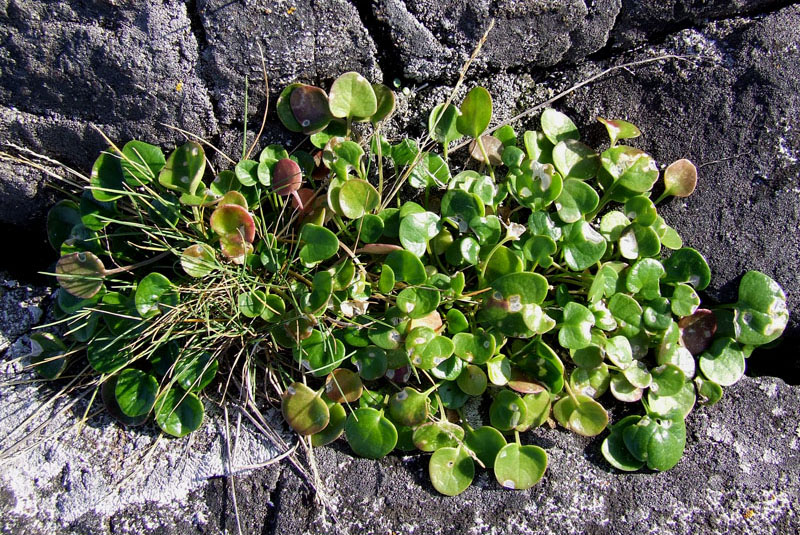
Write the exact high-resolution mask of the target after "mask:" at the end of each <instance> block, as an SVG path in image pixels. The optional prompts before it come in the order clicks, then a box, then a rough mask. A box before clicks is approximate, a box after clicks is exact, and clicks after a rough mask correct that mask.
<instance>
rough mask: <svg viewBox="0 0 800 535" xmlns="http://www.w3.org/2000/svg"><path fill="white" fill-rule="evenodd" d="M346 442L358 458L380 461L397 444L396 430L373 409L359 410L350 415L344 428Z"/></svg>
mask: <svg viewBox="0 0 800 535" xmlns="http://www.w3.org/2000/svg"><path fill="white" fill-rule="evenodd" d="M344 433H345V436H346V437H347V442H348V444H350V447H351V448H352V449H353V452H354V453H355V454H356V455H358V456H359V457H366V458H368V459H380V458H381V457H384V456H386V455H387V454H388V453H389V452H390V451H392V450H393V449H394V447H395V445H396V444H397V429H396V428H395V426H394V424H392V422H390V421H389V420H388V419H386V418H385V417H384V416H383V414H381V413H380V412H379V411H377V410H375V409H370V408H360V409H356V410H354V411H353V412H351V413H350V415H349V416H348V417H347V423H345V426H344Z"/></svg>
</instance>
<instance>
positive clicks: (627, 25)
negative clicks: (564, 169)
mask: <svg viewBox="0 0 800 535" xmlns="http://www.w3.org/2000/svg"><path fill="white" fill-rule="evenodd" d="M490 17H494V18H495V19H496V25H495V29H494V30H493V33H492V34H490V36H489V39H488V40H487V43H486V45H485V47H484V51H483V54H482V55H481V56H480V57H479V58H478V59H477V60H476V63H475V65H474V66H473V70H472V71H470V75H469V78H468V80H467V81H466V83H465V85H466V87H467V88H468V87H471V86H472V85H474V84H476V83H481V84H483V85H485V86H486V87H487V88H488V89H489V91H490V92H491V94H492V96H493V98H494V102H495V116H496V120H504V119H508V118H510V117H511V116H513V115H514V114H516V113H519V112H521V111H524V110H525V109H527V108H529V107H530V106H532V105H534V104H537V103H538V102H541V101H543V100H546V99H547V98H550V97H552V96H553V95H554V94H555V93H557V92H558V91H561V90H563V89H566V88H567V87H569V86H571V85H572V84H575V83H577V82H580V81H581V80H584V79H587V78H588V77H590V76H592V75H594V74H596V73H598V72H600V71H601V70H603V69H605V68H608V67H610V66H613V65H618V64H621V63H624V62H627V61H636V60H643V59H647V58H651V57H654V56H657V55H661V54H675V55H685V56H692V58H693V59H692V60H691V61H678V60H671V61H663V62H658V63H653V64H649V65H645V66H640V67H635V68H632V69H630V70H627V71H626V70H619V71H615V72H614V73H612V74H610V75H608V76H605V77H603V78H600V79H599V80H597V81H594V82H592V83H591V84H588V85H587V86H585V87H583V88H581V89H579V90H578V91H576V92H574V93H572V94H571V95H569V96H568V97H566V98H564V99H561V100H559V101H558V102H556V103H555V107H557V108H558V109H560V110H562V111H564V112H565V113H567V114H568V115H570V116H571V117H572V118H573V119H574V120H575V121H576V123H577V124H578V126H579V128H580V130H581V132H582V134H583V136H584V138H585V139H586V140H588V141H587V142H588V143H589V144H590V145H592V146H600V145H601V144H602V143H604V142H605V141H604V137H605V132H604V130H603V128H602V126H601V125H600V124H599V123H596V122H595V117H596V116H598V115H601V116H606V117H617V118H623V119H627V120H629V121H631V122H633V123H635V124H636V125H638V126H639V127H640V128H641V130H642V132H643V136H642V137H641V138H639V139H637V140H633V141H632V142H631V144H633V145H636V146H639V147H641V148H642V149H644V150H646V151H648V152H650V153H651V154H652V155H653V156H654V157H655V159H656V161H657V162H658V163H659V164H660V165H666V164H668V163H670V162H671V161H673V160H675V159H678V158H684V157H686V158H690V159H691V160H693V161H694V162H695V163H696V164H697V165H698V168H699V173H700V183H699V185H698V188H697V191H696V192H695V194H694V195H693V196H691V197H689V198H687V199H673V200H670V201H667V202H666V203H665V204H664V205H663V207H661V208H660V212H662V214H663V215H664V217H665V219H666V220H667V222H668V223H669V224H670V225H672V226H674V227H676V229H677V230H678V232H679V233H680V234H681V236H682V237H683V238H684V241H685V243H686V244H687V245H689V246H692V247H694V248H696V249H698V250H700V251H701V252H702V253H703V254H704V255H705V256H706V257H707V258H708V260H709V264H710V265H711V267H712V271H713V276H712V286H711V287H709V289H708V290H707V291H706V292H705V293H706V296H704V300H705V298H708V299H709V300H711V301H714V300H717V301H723V302H724V301H730V300H733V299H735V291H736V287H737V284H738V278H739V277H740V276H741V275H742V274H743V273H744V271H746V270H747V269H759V270H761V271H763V272H765V273H767V274H768V275H770V276H772V277H773V278H775V279H776V280H778V281H779V282H780V283H781V284H782V286H783V288H784V289H785V290H786V292H787V296H788V304H789V308H790V312H791V314H792V316H791V318H792V319H791V321H790V325H789V328H788V329H787V334H786V336H785V340H784V342H783V344H782V346H780V347H779V348H777V349H774V350H771V351H762V352H759V353H757V354H755V355H754V356H753V357H752V358H751V359H750V360H749V361H748V368H749V375H750V376H749V377H746V378H744V379H743V380H742V381H741V382H740V383H738V384H737V385H735V386H734V387H731V388H728V389H726V391H725V395H724V397H723V399H722V400H721V402H720V403H719V404H718V405H717V406H715V407H711V408H707V409H700V410H696V411H695V412H693V413H692V415H691V416H690V418H689V420H688V422H687V425H688V433H689V439H688V445H687V450H686V454H685V456H684V458H683V460H682V461H681V462H680V463H679V465H678V466H677V467H676V468H675V469H673V470H671V471H669V472H667V473H664V474H652V473H639V474H619V473H617V472H616V471H611V470H610V469H609V467H608V466H607V465H606V464H605V462H604V461H603V460H602V457H601V455H600V453H599V445H600V440H596V439H595V440H592V439H583V438H581V437H577V436H575V435H572V434H569V433H566V432H563V431H562V430H547V429H541V430H537V431H536V432H534V433H530V434H528V435H527V436H526V437H524V440H525V441H527V442H530V443H534V444H538V445H540V446H542V447H543V448H545V449H546V450H547V451H548V455H549V456H550V466H549V468H548V471H547V473H546V475H545V477H544V479H543V481H542V482H541V483H540V484H539V485H537V486H535V487H534V488H533V489H531V490H529V491H525V492H509V491H504V490H501V489H500V488H499V487H498V485H497V484H496V483H495V482H493V480H492V479H491V478H490V477H489V476H488V475H487V474H486V473H483V472H480V471H479V475H478V476H477V478H476V482H475V484H474V485H473V486H472V487H470V488H469V489H468V490H467V491H466V492H465V493H464V494H462V495H461V496H459V497H457V498H444V497H442V496H440V495H438V494H437V493H436V492H435V491H434V490H433V488H432V487H431V485H430V483H429V481H428V478H427V474H426V470H427V457H426V456H410V457H401V456H390V457H388V458H386V459H383V460H381V461H368V460H363V459H356V458H353V457H351V455H350V453H349V449H348V448H347V446H346V445H344V444H335V445H333V446H331V447H326V448H321V449H319V450H318V451H317V452H316V457H317V462H318V465H319V470H320V474H321V477H322V480H323V483H324V487H325V488H326V491H325V493H326V495H327V497H328V499H329V501H330V503H331V504H332V505H333V506H334V507H333V511H334V512H335V516H336V518H335V519H334V518H332V517H331V515H327V516H322V515H321V514H320V511H321V510H320V508H319V507H318V506H317V505H315V503H314V500H313V494H312V493H311V492H310V491H309V490H308V487H307V486H306V485H305V484H304V482H303V480H302V478H300V477H299V476H298V475H297V473H296V472H295V471H293V469H292V468H291V467H290V466H289V465H287V464H286V463H282V464H279V465H275V466H271V467H268V468H261V469H258V470H244V471H240V472H237V476H236V477H235V478H233V479H232V478H230V477H226V476H227V475H229V474H230V468H231V465H230V464H228V461H229V460H230V459H227V458H226V455H225V451H224V447H223V441H222V438H221V437H222V436H223V435H224V434H225V427H224V424H223V423H222V422H223V420H222V416H221V415H220V413H219V412H216V413H215V412H214V411H213V410H210V409H211V407H210V405H211V403H210V402H207V403H206V407H207V409H209V410H210V412H211V414H210V416H209V418H208V419H207V420H206V423H205V424H204V427H203V428H202V430H201V431H200V432H198V433H196V434H195V437H196V438H194V439H191V440H165V439H161V440H160V441H158V440H157V439H156V436H157V435H156V434H155V433H154V431H153V429H152V428H150V429H147V428H142V429H138V430H125V429H123V428H121V427H119V426H117V425H116V424H113V423H111V422H110V421H108V420H106V419H104V418H103V416H102V415H93V416H92V417H91V418H90V419H89V421H88V425H87V426H86V428H85V429H84V431H83V432H82V433H81V434H80V435H76V434H75V432H74V430H69V431H66V430H67V429H69V424H70V423H72V422H74V421H75V420H76V419H77V418H80V417H81V416H82V414H83V412H84V411H85V405H82V403H84V400H77V401H76V400H74V399H69V398H67V399H64V400H59V401H58V402H57V403H55V404H53V405H48V404H47V402H48V399H49V398H50V397H51V396H52V393H53V390H51V389H50V387H48V386H46V385H40V384H31V383H26V382H24V380H21V379H20V378H22V379H24V378H26V377H27V376H26V375H25V372H24V371H21V369H20V368H21V366H22V365H23V363H24V360H19V358H21V357H22V355H24V353H25V352H26V351H27V343H28V342H27V335H28V334H29V332H30V329H31V328H33V327H35V326H36V325H39V324H41V323H42V322H43V321H44V319H43V315H44V313H45V312H44V311H45V310H46V306H45V305H46V302H47V299H48V295H49V290H48V289H46V288H43V287H41V286H36V285H31V284H27V282H29V281H31V280H33V275H32V272H34V271H38V270H46V269H47V264H48V263H49V262H52V261H53V254H52V252H49V251H47V247H46V243H45V240H44V233H43V227H44V219H43V218H44V214H45V212H46V208H47V207H48V206H49V205H50V204H51V203H52V202H53V199H54V198H56V196H55V194H54V192H53V190H52V189H49V188H48V187H46V184H47V183H48V182H49V181H50V180H51V179H49V178H46V177H45V175H44V174H43V173H41V172H38V171H32V170H30V169H29V168H27V167H23V166H20V165H18V164H16V163H13V162H8V161H1V160H0V198H1V199H2V202H1V203H0V222H2V224H3V225H4V226H5V227H6V228H8V229H10V231H7V232H6V239H8V240H11V243H13V244H14V246H13V249H14V250H15V251H19V250H21V251H23V252H25V254H23V255H19V254H16V255H6V257H4V258H3V259H2V260H0V269H8V270H12V271H13V274H14V276H13V277H12V276H8V277H5V276H4V277H2V279H3V280H4V281H6V282H4V283H3V284H2V285H0V286H1V287H0V352H2V357H0V359H2V360H0V366H1V367H2V378H1V379H0V382H1V383H2V386H0V430H1V431H0V444H2V449H0V455H2V454H3V452H8V451H9V450H8V449H7V448H8V444H9V441H8V440H7V439H8V438H9V437H10V438H13V437H18V436H19V435H18V434H15V433H24V432H25V430H26V429H30V428H31V426H35V423H36V422H37V421H38V420H37V419H36V418H33V419H32V420H31V421H30V422H27V423H24V421H25V418H26V417H27V416H29V415H31V414H33V413H36V412H37V410H39V409H40V408H41V410H40V411H39V413H38V414H39V415H50V414H54V413H58V411H60V410H62V409H63V412H62V413H60V414H59V415H58V416H57V417H58V418H60V419H57V421H56V426H55V428H50V433H53V432H57V431H58V430H60V429H63V430H65V432H64V433H63V434H58V435H52V434H51V435H49V436H51V437H52V439H50V440H49V441H45V442H44V443H41V444H37V445H35V446H34V447H33V448H32V449H30V450H27V451H22V452H18V453H17V454H15V455H13V456H10V457H9V458H8V459H5V460H4V461H3V464H0V512H2V514H0V532H3V533H19V532H26V533H31V534H36V533H54V532H59V533H91V534H95V533H96V534H107V533H166V534H173V533H174V534H184V533H223V532H228V533H236V532H237V521H236V518H235V515H234V512H233V511H234V504H233V496H234V489H235V497H236V503H237V506H238V510H239V522H240V523H241V529H242V532H243V533H331V532H340V533H354V534H355V533H386V532H390V531H391V532H397V533H412V532H413V533H417V534H419V533H528V532H537V533H538V532H543V533H641V532H642V531H647V532H651V531H652V532H655V533H687V532H691V533H700V534H705V533H709V534H710V533H721V532H731V533H748V534H749V533H796V532H798V531H800V520H798V506H797V498H796V497H797V495H799V494H800V481H798V471H797V466H798V465H800V428H799V427H798V417H799V416H800V390H798V388H799V387H798V386H797V385H798V382H800V380H799V378H800V359H798V358H797V356H796V353H797V348H798V341H799V340H798V337H800V327H799V326H798V323H797V318H798V317H800V275H799V274H800V265H798V264H800V238H799V237H798V233H797V229H798V228H799V227H800V135H799V134H798V130H797V125H799V124H800V82H798V80H800V53H799V52H800V50H799V49H798V43H800V6H799V5H797V3H796V2H789V1H785V0H784V1H776V0H736V1H731V2H728V1H721V0H719V1H717V0H712V1H705V2H700V1H689V0H661V1H659V2H656V1H650V0H596V1H592V2H583V1H572V0H566V1H563V2H562V1H558V2H557V1H550V0H535V1H529V2H522V1H513V0H500V1H493V2H488V1H484V0H478V1H474V2H468V1H465V0H452V1H446V2H432V1H430V0H405V1H401V0H355V1H353V2H348V1H345V0H326V1H320V0H298V1H296V2H284V1H280V0H279V1H271V2H269V1H266V0H248V1H239V0H191V1H187V2H181V1H179V0H158V1H156V0H144V1H134V0H113V1H112V0H85V1H80V2H69V3H54V2H49V1H45V0H0V43H2V46H0V150H3V151H5V150H8V146H7V145H8V144H9V143H14V144H17V145H20V146H23V147H27V148H29V149H31V150H34V151H37V152H40V153H43V154H45V155H46V156H48V157H52V158H55V159H58V160H60V161H63V162H64V163H66V164H68V165H70V166H72V167H74V168H76V169H79V170H81V171H84V172H86V171H88V170H89V168H90V166H91V163H92V161H93V159H94V158H95V157H96V155H97V153H98V151H99V150H102V148H103V146H104V143H103V140H102V138H101V137H100V135H99V134H98V133H97V132H96V131H95V130H94V129H93V128H92V126H97V127H99V128H100V129H101V130H102V131H103V132H104V133H106V134H107V135H109V136H110V137H111V138H112V139H114V140H115V141H120V142H124V141H126V140H127V139H129V138H133V137H136V138H139V139H142V140H144V141H148V142H150V143H157V144H162V145H164V146H165V147H167V148H168V147H169V146H171V145H174V144H176V143H180V142H182V140H183V138H182V137H181V136H180V135H179V134H176V133H175V132H173V131H171V130H169V129H168V128H166V127H164V126H162V125H161V124H160V123H167V124H173V125H176V126H179V127H181V128H185V129H187V130H190V131H192V132H195V133H197V134H200V135H202V136H205V137H208V138H209V139H210V140H211V141H213V142H215V143H218V144H219V145H220V146H222V147H223V148H225V149H226V150H228V151H229V152H231V153H233V154H235V153H236V151H237V150H241V135H242V130H243V128H244V125H243V112H244V110H243V106H244V91H245V89H244V88H245V77H247V79H248V80H249V109H248V110H247V112H248V115H249V118H248V129H249V130H250V134H249V139H253V137H254V135H255V132H253V129H254V125H256V126H257V123H258V122H259V120H260V113H261V112H262V111H263V109H264V102H263V101H264V99H263V96H264V93H263V86H262V84H263V82H262V79H261V78H262V76H261V65H260V56H259V51H258V46H257V43H258V44H260V45H261V47H262V49H263V51H264V57H265V63H266V68H267V73H268V76H269V81H270V95H271V100H270V116H269V125H268V127H267V130H266V135H265V137H264V139H263V142H273V141H281V142H287V141H290V140H293V139H294V138H291V137H287V136H286V135H285V133H282V132H281V129H280V127H279V125H278V123H277V118H276V117H275V115H274V102H275V98H276V96H277V94H278V93H279V92H280V90H281V89H282V88H283V87H284V86H285V85H286V84H287V83H289V82H292V81H295V80H301V81H305V82H310V83H314V84H319V85H323V86H327V85H328V84H329V83H330V81H331V80H332V79H333V78H335V77H336V76H337V75H338V74H340V73H342V72H345V71H348V70H358V71H360V72H362V73H363V74H365V75H366V76H368V77H369V78H370V79H372V80H374V81H383V82H388V83H390V82H391V81H392V79H393V78H395V77H398V78H401V81H402V83H403V84H404V85H407V86H409V89H410V91H409V94H408V95H402V96H400V98H399V101H398V112H397V117H396V119H395V121H394V123H393V124H392V125H389V128H388V131H389V133H390V134H392V133H393V134H395V135H396V134H397V133H398V132H400V131H405V132H408V133H411V134H413V135H416V134H420V133H422V128H423V127H424V124H425V120H426V118H427V113H428V110H429V109H430V107H431V106H432V105H433V104H434V103H435V102H436V101H439V100H441V99H443V98H445V97H446V96H447V94H448V91H449V90H450V88H451V87H452V84H454V82H455V80H456V78H457V76H458V70H459V68H460V67H461V65H462V64H463V62H464V60H465V59H466V58H467V57H468V56H469V54H470V53H471V51H472V48H473V46H474V44H475V41H476V40H477V39H478V38H479V37H480V36H481V35H482V34H483V32H484V30H485V28H486V27H487V25H488V20H489V18H490ZM463 90H464V89H462V92H463ZM459 98H460V97H459ZM537 121H538V116H536V115H534V116H533V117H532V118H529V119H527V120H523V121H522V122H520V123H519V124H516V125H515V126H516V127H517V130H518V131H522V130H524V129H525V128H533V127H536V126H537V125H538V122H537ZM295 141H298V140H295ZM14 240H16V241H14ZM20 248H22V249H20ZM37 251H38V252H37ZM28 277H30V278H28ZM16 281H21V282H16ZM771 376H777V377H771ZM11 382H20V383H21V384H14V385H12V384H9V383H11ZM70 402H74V405H72V406H70V407H68V406H67V405H68V404H69V403H70ZM65 407H66V408H65ZM276 425H279V424H278V423H277V420H276ZM241 433H242V434H241V437H242V438H241V440H242V442H241V443H240V448H241V449H240V450H239V451H240V452H241V453H240V454H237V457H236V460H237V462H238V463H239V464H238V466H245V465H249V464H258V463H262V462H264V461H266V460H268V459H269V458H271V457H272V456H274V455H275V452H274V451H273V450H272V449H270V447H269V445H268V444H267V443H265V442H264V441H263V439H261V438H260V437H259V435H258V434H257V433H255V432H254V431H253V430H252V429H249V428H248V427H247V425H243V426H242V432H241ZM12 442H13V441H12ZM148 451H152V453H151V454H150V455H149V456H146V455H145V453H146V452H148ZM141 459H144V460H143V461H141V464H136V462H137V460H141ZM234 469H235V467H234ZM132 470H133V472H134V475H133V476H131V477H127V478H126V477H125V475H126V474H128V473H129V472H131V471H132ZM123 479H124V481H123Z"/></svg>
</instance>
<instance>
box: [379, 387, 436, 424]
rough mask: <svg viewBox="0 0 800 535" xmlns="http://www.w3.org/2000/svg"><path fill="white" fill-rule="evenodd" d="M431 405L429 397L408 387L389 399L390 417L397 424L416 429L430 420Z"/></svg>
mask: <svg viewBox="0 0 800 535" xmlns="http://www.w3.org/2000/svg"><path fill="white" fill-rule="evenodd" d="M429 404H430V402H429V401H428V396H426V395H425V394H423V393H421V392H419V391H417V390H415V389H413V388H411V387H410V386H407V387H405V388H404V389H402V390H401V391H400V392H397V393H396V394H394V395H393V396H392V397H390V398H389V416H391V418H392V421H394V422H395V423H398V424H401V425H407V426H410V427H414V426H417V425H419V424H421V423H424V422H425V421H426V420H427V419H428V406H429Z"/></svg>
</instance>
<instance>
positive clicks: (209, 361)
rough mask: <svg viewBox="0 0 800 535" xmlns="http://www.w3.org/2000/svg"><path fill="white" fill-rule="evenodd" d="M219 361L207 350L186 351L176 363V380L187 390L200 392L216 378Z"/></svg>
mask: <svg viewBox="0 0 800 535" xmlns="http://www.w3.org/2000/svg"><path fill="white" fill-rule="evenodd" d="M218 368H219V362H218V361H217V359H216V358H214V357H213V356H212V355H211V353H208V352H207V351H201V352H191V353H188V354H187V353H184V354H182V355H181V356H180V357H179V358H178V361H177V362H176V363H175V370H174V375H175V380H176V381H177V382H178V384H179V385H180V386H181V388H183V389H184V390H186V391H187V392H199V391H200V390H202V389H204V388H205V387H207V386H208V385H209V383H211V381H213V380H214V377H216V375H217V369H218Z"/></svg>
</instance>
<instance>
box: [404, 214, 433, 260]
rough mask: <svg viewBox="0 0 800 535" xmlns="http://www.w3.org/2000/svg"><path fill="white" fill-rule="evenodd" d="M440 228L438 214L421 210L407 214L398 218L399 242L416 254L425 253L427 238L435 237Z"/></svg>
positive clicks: (419, 255)
mask: <svg viewBox="0 0 800 535" xmlns="http://www.w3.org/2000/svg"><path fill="white" fill-rule="evenodd" d="M441 230H442V223H441V221H440V218H439V216H438V215H436V214H434V213H433V212H421V213H417V214H411V215H408V216H406V217H404V218H402V219H401V220H400V231H399V235H400V243H402V244H403V247H404V248H405V249H406V250H407V251H410V252H412V253H414V254H415V255H416V256H418V257H421V256H422V255H424V254H425V250H426V248H427V246H428V240H431V239H433V238H434V237H436V235H437V234H439V232H440V231H441Z"/></svg>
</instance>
